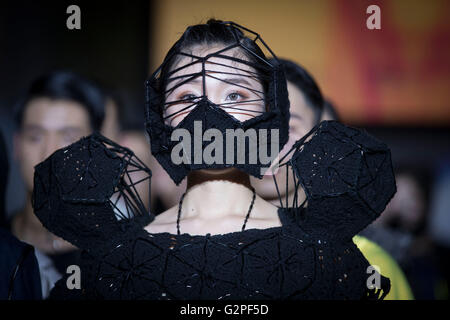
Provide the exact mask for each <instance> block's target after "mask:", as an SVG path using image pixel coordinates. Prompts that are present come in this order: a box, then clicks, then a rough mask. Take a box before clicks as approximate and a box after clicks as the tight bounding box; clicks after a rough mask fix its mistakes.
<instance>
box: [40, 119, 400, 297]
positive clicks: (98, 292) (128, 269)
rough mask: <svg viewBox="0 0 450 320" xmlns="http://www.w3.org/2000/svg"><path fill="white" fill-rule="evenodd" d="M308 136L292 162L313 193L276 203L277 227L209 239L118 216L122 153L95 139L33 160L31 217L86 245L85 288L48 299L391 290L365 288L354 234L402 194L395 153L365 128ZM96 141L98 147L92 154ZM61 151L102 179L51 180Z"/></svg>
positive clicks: (385, 283) (330, 127)
mask: <svg viewBox="0 0 450 320" xmlns="http://www.w3.org/2000/svg"><path fill="white" fill-rule="evenodd" d="M308 137H309V138H311V139H307V138H308ZM308 137H305V139H303V140H302V141H300V142H299V143H298V144H297V145H296V146H295V152H294V155H293V157H292V160H291V161H290V162H289V165H291V166H292V169H293V170H294V172H295V174H296V176H297V178H298V185H299V186H303V188H304V189H305V191H306V194H307V201H306V202H304V203H303V204H302V205H299V206H293V207H289V208H280V209H279V210H278V215H279V218H280V220H281V222H282V226H281V227H273V228H268V229H248V230H244V231H240V232H233V233H228V234H221V235H210V234H208V235H206V236H192V235H189V234H181V235H175V234H169V233H157V234H149V233H148V232H147V231H145V230H144V229H143V227H144V226H145V225H146V224H148V222H149V221H150V220H151V218H150V219H140V218H141V217H143V216H145V215H142V214H138V213H136V214H134V217H130V218H128V219H120V220H118V219H117V216H116V214H115V213H114V211H113V207H112V206H111V204H110V202H109V201H107V198H108V197H109V196H110V195H111V193H112V190H114V189H115V188H116V186H115V184H116V183H117V177H118V176H120V172H121V170H124V168H123V167H122V166H121V162H120V159H121V158H120V157H118V158H115V157H113V156H108V157H105V156H103V153H104V152H105V151H106V152H107V153H109V152H110V151H109V150H110V149H108V148H107V146H106V145H105V144H103V143H98V141H97V140H98V139H94V141H93V140H92V138H86V139H84V140H82V141H81V142H77V143H75V144H74V145H72V146H70V147H68V148H66V149H63V150H60V151H58V152H56V153H55V154H54V155H52V156H51V157H50V158H49V159H47V160H46V161H44V162H43V163H41V164H40V165H39V166H38V167H37V168H36V177H37V178H36V180H35V193H34V199H35V201H34V205H35V210H36V214H37V216H38V217H39V218H40V219H41V221H42V222H43V224H44V225H45V226H47V228H49V229H50V231H52V232H54V233H55V234H57V235H59V236H62V237H63V238H65V239H67V240H69V241H71V242H72V243H74V244H75V245H79V246H80V247H82V248H83V249H84V251H83V257H82V261H83V262H82V265H81V266H80V267H81V273H82V280H81V290H76V289H73V290H68V289H67V288H66V280H67V279H66V278H63V279H62V280H60V281H59V282H58V283H57V285H56V287H55V289H54V290H53V291H52V293H51V298H54V299H161V300H167V299H213V300H216V299H217V300H220V299H235V300H240V299H380V298H384V296H385V295H386V294H387V293H388V292H389V289H390V282H389V279H387V278H385V277H383V276H381V282H380V287H381V288H379V289H376V288H374V289H368V286H367V279H368V277H369V275H370V274H368V273H367V268H368V266H369V263H368V261H367V260H366V259H365V258H364V256H363V255H362V253H361V252H360V251H359V250H358V248H357V247H356V245H355V244H354V243H353V242H352V237H353V236H354V235H355V234H356V233H357V232H358V231H359V230H360V229H362V228H363V227H364V226H366V225H367V224H369V223H370V222H371V221H373V220H374V219H375V218H376V217H377V216H378V215H379V214H380V212H381V211H382V210H383V208H384V207H385V206H386V204H387V203H388V202H389V200H390V199H391V197H392V196H393V194H394V193H395V180H394V176H393V172H392V165H391V159H390V152H389V149H388V148H387V147H386V146H385V145H384V144H383V143H381V142H378V141H377V140H375V139H374V138H372V137H370V136H369V135H368V134H367V133H365V132H364V131H362V130H359V129H353V128H349V127H347V126H344V125H342V124H340V123H338V122H332V121H330V122H322V123H321V125H320V126H318V127H317V128H315V129H314V130H313V131H312V132H311V133H310V134H309V135H308ZM92 141H93V142H92ZM90 142H92V143H94V144H95V146H96V147H95V148H96V149H95V150H99V151H98V152H88V151H87V150H90V147H89V145H90V144H89V143H90ZM84 145H86V148H83V146H84ZM65 150H70V152H71V156H72V160H71V161H75V163H76V161H77V160H76V159H85V160H84V161H90V162H91V163H96V164H97V166H94V167H92V166H91V170H92V175H93V176H94V177H98V170H100V168H103V169H102V170H103V171H102V172H103V173H102V176H103V179H104V180H102V181H103V183H102V185H101V186H100V185H97V184H94V185H93V186H92V187H88V186H91V183H90V182H86V185H84V184H80V183H78V182H79V181H78V180H77V179H72V178H73V177H75V176H77V175H76V174H75V173H76V172H71V171H70V170H72V169H70V170H69V171H68V172H65V174H64V185H65V186H64V188H61V187H60V186H59V184H56V185H55V184H54V181H58V179H57V178H55V175H56V176H58V172H60V170H62V169H61V168H64V167H63V165H64V161H67V160H64V159H65V158H64V155H65V154H67V152H66V153H65ZM100 150H103V152H100ZM75 171H76V170H75ZM60 178H61V177H60ZM96 180H98V178H96ZM83 181H84V179H83ZM77 183H78V184H77ZM67 194H70V197H69V198H68V197H67V196H66V195H67ZM81 198H84V199H85V200H81ZM74 199H75V200H74ZM38 203H39V205H37V204H38Z"/></svg>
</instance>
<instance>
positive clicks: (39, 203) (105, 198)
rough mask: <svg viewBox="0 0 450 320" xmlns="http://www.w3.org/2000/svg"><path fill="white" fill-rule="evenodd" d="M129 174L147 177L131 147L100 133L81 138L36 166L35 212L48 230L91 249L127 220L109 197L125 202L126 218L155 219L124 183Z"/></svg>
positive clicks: (149, 172) (109, 239) (118, 230)
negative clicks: (139, 171) (115, 197)
mask: <svg viewBox="0 0 450 320" xmlns="http://www.w3.org/2000/svg"><path fill="white" fill-rule="evenodd" d="M132 170H144V171H146V172H147V173H148V177H149V178H150V176H151V171H150V170H149V169H148V168H146V167H145V166H144V165H143V164H142V163H141V162H140V161H139V160H138V159H137V158H136V157H135V156H134V154H133V153H132V151H130V150H129V149H126V148H123V147H121V146H119V145H117V144H115V143H114V142H112V141H110V140H108V139H106V138H105V137H103V136H101V135H100V134H98V133H95V134H92V135H90V136H88V137H85V138H82V139H80V140H79V141H77V142H75V143H73V144H71V145H70V146H68V147H65V148H62V149H59V150H57V151H56V152H54V153H53V154H52V155H51V156H50V157H49V158H47V159H46V160H45V161H43V162H42V163H40V164H38V165H37V166H36V167H35V173H34V190H33V197H32V204H33V208H34V212H35V214H36V216H37V217H38V218H39V220H40V221H41V222H42V224H43V225H44V226H45V227H46V228H47V229H48V230H49V231H51V232H52V233H54V234H55V235H57V236H59V237H62V238H64V239H65V240H67V241H69V242H70V243H72V244H73V245H75V246H77V247H78V248H81V249H85V250H88V251H89V250H90V249H92V248H95V247H96V246H99V245H100V244H102V243H107V242H108V241H112V239H114V237H116V236H117V235H118V234H120V233H123V232H124V229H125V227H126V222H129V221H130V220H131V219H122V220H121V219H118V217H117V214H116V213H115V211H114V201H112V200H111V199H112V198H113V195H120V196H121V197H123V198H124V199H125V200H126V201H125V202H126V203H127V204H128V206H127V209H129V210H127V217H125V218H135V217H137V218H142V220H146V221H145V223H148V222H150V221H151V220H152V219H153V217H152V216H151V215H150V213H149V212H147V211H146V210H145V208H144V206H143V204H142V201H139V200H140V198H139V195H138V194H137V193H136V190H135V189H134V188H133V186H132V185H130V179H128V180H127V177H128V178H129V175H128V172H129V171H132ZM119 220H120V221H119ZM145 223H144V222H143V224H145Z"/></svg>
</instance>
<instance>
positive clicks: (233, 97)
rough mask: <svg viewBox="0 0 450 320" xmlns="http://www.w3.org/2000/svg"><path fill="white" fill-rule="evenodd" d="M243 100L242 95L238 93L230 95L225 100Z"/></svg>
mask: <svg viewBox="0 0 450 320" xmlns="http://www.w3.org/2000/svg"><path fill="white" fill-rule="evenodd" d="M242 98H243V97H242V95H241V94H239V93H237V92H233V93H230V94H229V95H228V96H227V98H226V99H225V100H228V101H239V100H241V99H242Z"/></svg>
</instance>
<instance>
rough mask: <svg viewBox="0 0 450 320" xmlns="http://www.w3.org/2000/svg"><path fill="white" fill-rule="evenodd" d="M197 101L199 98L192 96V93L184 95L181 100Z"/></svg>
mask: <svg viewBox="0 0 450 320" xmlns="http://www.w3.org/2000/svg"><path fill="white" fill-rule="evenodd" d="M195 99H197V96H196V95H195V94H192V93H189V94H184V95H182V96H181V97H180V100H188V101H191V100H195Z"/></svg>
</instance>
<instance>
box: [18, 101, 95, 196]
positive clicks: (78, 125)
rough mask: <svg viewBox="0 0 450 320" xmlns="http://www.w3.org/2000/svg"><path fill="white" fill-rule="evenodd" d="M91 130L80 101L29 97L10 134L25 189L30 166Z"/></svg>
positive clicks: (30, 183)
mask: <svg viewBox="0 0 450 320" xmlns="http://www.w3.org/2000/svg"><path fill="white" fill-rule="evenodd" d="M91 133H92V128H91V124H90V118H89V113H88V111H87V110H86V109H85V108H84V107H83V106H82V105H81V104H79V103H77V102H74V101H69V100H53V99H50V98H45V97H43V98H35V99H32V100H30V101H29V102H28V104H27V106H26V107H25V111H24V114H23V118H22V125H21V127H20V128H19V130H18V131H17V133H16V135H15V137H14V153H15V158H16V160H17V161H18V162H19V165H20V171H21V174H22V177H23V179H24V181H25V185H26V187H27V189H28V191H31V190H33V177H34V166H36V165H37V164H38V163H40V162H42V161H43V160H45V159H46V158H47V157H48V156H50V155H51V154H52V153H53V152H55V151H56V150H58V149H60V148H63V147H65V146H68V145H69V144H71V143H73V142H75V141H77V140H79V139H80V138H81V137H83V136H87V135H89V134H91Z"/></svg>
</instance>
